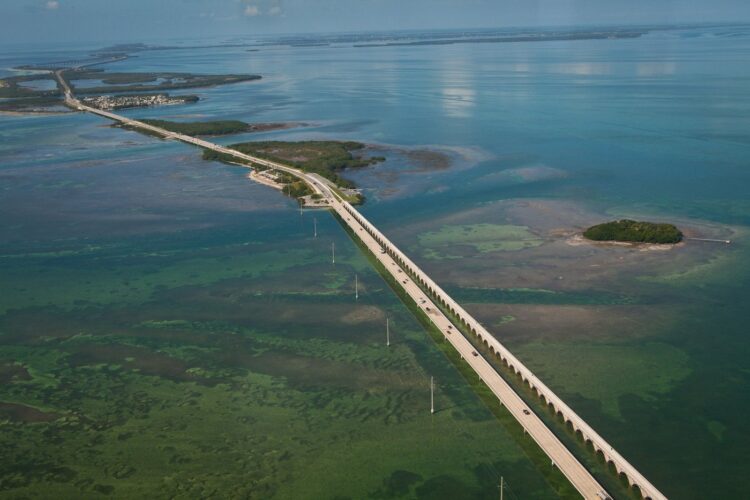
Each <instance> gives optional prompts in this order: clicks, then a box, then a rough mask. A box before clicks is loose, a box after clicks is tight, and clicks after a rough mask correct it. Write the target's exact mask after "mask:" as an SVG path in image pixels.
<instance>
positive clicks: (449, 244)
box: [418, 224, 544, 259]
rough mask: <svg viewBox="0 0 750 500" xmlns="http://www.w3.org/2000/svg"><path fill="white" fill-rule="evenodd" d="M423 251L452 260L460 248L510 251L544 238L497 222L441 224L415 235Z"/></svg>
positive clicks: (426, 253) (484, 251) (434, 257)
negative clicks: (437, 227)
mask: <svg viewBox="0 0 750 500" xmlns="http://www.w3.org/2000/svg"><path fill="white" fill-rule="evenodd" d="M418 240H419V245H420V246H421V247H422V249H423V253H424V255H425V256H426V257H427V258H430V259H454V258H460V257H462V256H463V255H462V254H461V252H460V249H461V247H464V248H465V247H469V248H470V249H472V250H473V251H475V252H478V253H489V252H513V251H517V250H523V249H525V248H533V247H537V246H539V245H541V244H542V243H543V242H544V240H542V238H540V237H539V236H537V235H535V234H534V233H532V232H531V231H530V230H529V228H528V227H526V226H513V225H501V224H463V225H445V226H443V227H442V228H440V229H439V230H437V231H431V232H428V233H423V234H420V235H419V236H418Z"/></svg>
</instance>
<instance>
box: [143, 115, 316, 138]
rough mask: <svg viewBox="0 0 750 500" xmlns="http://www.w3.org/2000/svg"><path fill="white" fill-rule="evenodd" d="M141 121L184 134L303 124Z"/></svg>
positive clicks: (229, 131)
mask: <svg viewBox="0 0 750 500" xmlns="http://www.w3.org/2000/svg"><path fill="white" fill-rule="evenodd" d="M141 121H142V122H143V123H147V124H149V125H153V126H154V127H159V128H163V129H165V130H169V131H170V132H176V133H178V134H185V135H193V136H196V135H205V136H217V135H231V134H240V133H246V132H268V131H271V130H282V129H288V128H293V127H296V126H304V124H301V123H246V122H243V121H240V120H214V121H206V122H173V121H167V120H152V119H143V120H141Z"/></svg>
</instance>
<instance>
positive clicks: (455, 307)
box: [340, 201, 666, 500]
mask: <svg viewBox="0 0 750 500" xmlns="http://www.w3.org/2000/svg"><path fill="white" fill-rule="evenodd" d="M340 203H341V205H342V206H343V207H344V210H346V212H347V213H348V214H350V215H351V216H352V217H354V218H355V219H356V220H357V222H359V223H360V224H361V225H362V226H363V227H364V228H365V229H366V230H367V232H368V233H369V234H370V236H372V237H373V238H374V239H375V240H376V241H377V242H378V243H379V244H380V245H382V246H383V248H384V249H385V250H386V251H387V252H388V253H389V254H390V255H391V256H392V257H393V258H394V259H396V260H397V261H398V262H399V263H400V264H401V265H402V266H404V267H405V268H406V269H407V270H408V271H409V272H410V273H411V274H412V275H413V276H414V277H416V278H417V279H418V280H419V282H420V284H421V285H422V286H423V287H424V288H426V289H427V290H428V292H429V293H430V295H432V296H433V297H434V298H436V299H438V300H439V301H440V303H441V304H442V305H443V307H445V308H447V309H448V310H449V311H450V312H451V313H452V314H453V315H455V316H456V317H457V318H458V319H459V320H461V322H462V323H463V324H464V325H465V326H466V327H467V328H468V329H469V330H470V331H471V332H472V333H473V334H474V335H476V336H477V337H478V339H479V340H480V341H481V342H483V343H484V344H485V345H486V346H487V347H488V348H489V349H490V351H491V352H492V353H493V355H496V356H498V357H499V358H500V359H501V361H503V362H504V363H505V364H506V365H507V366H508V367H509V368H510V369H511V370H513V371H514V373H516V374H518V375H520V376H521V378H522V380H523V381H524V382H525V383H526V384H528V386H529V387H530V388H531V389H532V390H534V391H535V392H536V393H537V395H538V396H539V397H540V398H542V399H543V400H544V401H545V403H546V404H548V405H552V407H553V409H554V410H555V412H556V413H558V414H560V415H561V416H562V417H563V419H564V420H565V421H566V423H567V422H569V423H570V424H571V425H572V426H573V429H574V431H576V432H580V433H581V435H582V437H583V440H584V442H588V443H591V445H592V446H593V448H594V450H595V451H596V452H600V453H602V455H603V456H604V459H605V461H606V462H608V463H609V462H611V463H612V464H613V465H614V466H615V469H616V470H617V473H618V474H623V475H625V477H626V478H627V480H628V483H629V484H630V486H632V487H634V488H638V490H640V492H641V495H642V496H643V497H644V498H646V499H651V500H666V496H665V495H663V494H662V493H661V492H660V491H659V490H658V489H657V488H656V487H655V486H654V485H653V484H651V483H650V482H649V481H648V480H647V479H646V478H645V477H644V476H643V475H642V474H641V473H640V472H638V470H636V469H635V467H633V466H632V465H631V464H630V463H629V462H628V461H627V460H625V458H624V457H622V455H620V454H619V453H618V452H617V451H616V450H615V449H614V447H613V446H611V445H610V444H609V443H608V442H607V441H606V440H605V439H604V438H602V437H601V436H600V435H599V434H598V433H597V432H596V431H594V429H592V428H591V426H589V425H588V424H587V423H586V422H585V421H584V420H583V419H582V418H581V417H580V416H579V415H578V414H577V413H575V412H574V411H573V410H572V409H571V408H570V407H569V406H568V405H567V404H565V402H564V401H563V400H562V399H561V398H560V397H558V396H557V395H556V394H555V393H554V392H553V391H552V390H551V389H550V388H549V387H547V386H546V385H545V384H544V383H543V382H542V381H541V380H539V378H538V377H537V376H536V375H534V373H533V372H532V371H531V370H530V369H529V368H527V367H526V366H525V365H524V364H523V363H522V362H521V361H520V360H519V359H518V358H516V357H515V356H514V355H513V354H512V353H511V352H510V351H509V350H508V349H507V348H506V347H505V346H504V345H502V343H500V341H498V340H497V339H496V338H495V337H494V336H493V335H492V334H490V332H489V331H487V329H485V328H484V326H482V325H481V324H480V323H479V322H478V321H477V320H476V319H474V318H473V317H472V316H471V315H470V314H469V313H468V312H467V311H466V310H465V309H464V308H463V307H462V306H461V305H460V304H458V302H456V301H455V300H453V298H452V297H451V296H450V295H449V294H448V293H447V292H445V291H444V290H443V289H442V288H441V287H440V286H439V285H438V284H437V283H435V282H434V281H433V280H432V279H431V278H430V277H429V276H428V275H427V274H426V273H425V272H424V271H422V270H421V269H420V268H419V266H417V265H416V264H415V263H414V262H413V261H412V260H411V259H410V258H409V257H407V256H406V255H405V254H404V253H403V252H402V251H401V250H399V249H398V247H396V245H394V244H393V243H391V241H390V240H389V239H388V238H386V237H385V235H383V233H381V232H380V230H378V228H376V227H375V226H374V225H373V224H372V223H371V222H370V221H369V220H367V218H365V217H364V216H363V215H362V214H361V213H360V212H359V211H357V210H356V209H355V208H354V207H353V206H351V205H350V204H349V203H347V202H346V201H341V202H340Z"/></svg>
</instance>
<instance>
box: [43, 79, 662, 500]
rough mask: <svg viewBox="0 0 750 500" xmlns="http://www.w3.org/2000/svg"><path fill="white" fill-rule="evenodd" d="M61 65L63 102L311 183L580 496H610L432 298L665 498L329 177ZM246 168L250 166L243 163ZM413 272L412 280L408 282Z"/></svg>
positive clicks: (656, 497)
mask: <svg viewBox="0 0 750 500" xmlns="http://www.w3.org/2000/svg"><path fill="white" fill-rule="evenodd" d="M63 72H64V71H62V70H61V71H56V72H55V76H56V78H57V80H58V82H59V83H60V85H61V87H62V88H63V91H64V95H65V102H66V104H67V105H68V106H69V107H71V108H73V109H77V110H79V111H85V112H89V113H93V114H95V115H98V116H102V117H104V118H107V119H110V120H114V121H116V122H119V123H123V124H125V125H128V126H129V127H132V128H136V129H142V130H147V131H150V132H153V133H156V134H158V135H161V136H163V137H165V138H167V139H173V140H178V141H182V142H185V143H188V144H192V145H195V146H199V147H202V148H206V149H211V150H213V151H217V152H219V153H224V154H227V155H231V156H232V157H234V158H237V159H238V160H242V161H244V162H248V163H250V164H259V165H263V166H265V167H268V168H272V169H275V170H279V171H283V172H287V173H289V174H291V175H293V176H295V177H297V178H299V179H302V180H304V181H305V182H306V183H307V184H309V185H310V187H311V188H312V189H313V190H314V191H315V192H316V193H317V194H320V195H321V196H322V197H323V199H324V200H325V201H327V204H328V206H329V207H330V208H331V209H332V210H334V211H335V212H336V213H337V214H338V215H339V217H340V218H341V220H342V221H344V223H345V224H347V226H348V227H349V228H350V229H351V230H352V232H353V233H354V234H355V235H356V236H357V237H358V238H359V239H360V240H361V241H362V242H363V243H364V244H365V246H366V247H367V248H368V250H369V251H370V252H371V253H372V254H373V255H374V256H375V257H376V258H377V259H378V260H379V261H380V263H381V264H383V266H384V267H385V269H386V270H387V271H388V272H389V273H390V274H391V276H393V277H394V278H395V280H396V282H397V283H399V284H400V286H401V287H402V288H403V289H404V291H405V292H406V294H407V295H408V296H409V297H410V298H411V299H412V300H413V301H414V303H415V304H417V306H418V307H419V308H420V309H421V310H422V311H423V312H424V313H425V314H426V315H427V317H428V318H429V319H430V321H431V322H432V323H433V324H434V325H435V326H436V327H437V328H438V329H439V330H440V332H441V333H442V335H443V336H444V337H445V339H446V340H448V342H450V344H451V345H452V346H453V347H454V348H455V349H456V351H457V352H458V353H459V354H460V355H461V357H462V358H463V359H464V360H465V361H466V362H467V363H468V364H469V366H471V368H472V369H473V370H474V371H475V372H476V373H477V375H478V376H479V377H480V378H481V380H482V381H483V382H484V383H485V384H487V386H488V387H489V388H490V390H491V391H492V392H493V394H495V396H496V397H497V398H498V400H499V402H500V403H501V404H502V405H504V406H505V407H506V409H507V410H508V411H509V412H510V413H511V414H512V415H513V417H514V418H515V419H516V420H517V421H518V422H519V424H520V425H521V426H522V427H523V429H524V430H525V431H526V433H527V434H528V435H529V436H530V437H531V438H532V439H533V440H534V441H535V442H536V443H537V444H538V445H539V447H540V448H541V449H542V450H543V451H544V452H545V453H546V454H547V456H548V457H549V458H550V460H551V461H552V463H553V464H554V465H555V466H556V467H557V468H558V469H559V470H560V471H561V472H562V474H563V475H565V477H566V478H567V479H568V480H569V481H570V483H571V484H572V485H573V486H574V487H575V489H576V490H577V491H578V492H579V493H580V494H581V496H582V497H583V498H585V499H587V500H589V499H590V500H596V499H599V500H602V499H606V498H610V495H609V494H608V493H607V492H606V491H605V489H604V488H603V487H602V486H601V485H600V484H599V483H598V481H596V479H595V478H594V477H593V476H592V475H591V473H590V472H589V471H588V470H587V469H586V468H585V467H584V466H583V464H581V462H580V461H579V460H578V459H576V458H575V457H574V456H573V454H572V453H571V452H570V451H569V450H568V449H567V448H566V447H565V445H564V444H563V443H562V442H561V441H560V440H559V439H558V438H557V437H556V436H555V435H554V433H553V432H552V431H551V430H550V429H549V428H548V427H547V426H546V425H545V424H544V422H543V421H542V420H541V419H540V418H539V417H538V416H537V415H536V414H535V413H534V411H533V410H532V409H531V408H529V407H528V405H527V404H526V403H525V402H524V401H523V399H522V398H521V397H520V396H519V395H518V394H517V393H516V392H515V390H513V388H512V387H511V386H510V385H508V383H507V382H505V380H504V379H503V378H502V377H501V376H500V375H499V374H498V372H497V371H496V370H495V369H494V368H493V366H492V365H491V364H490V363H489V362H488V361H487V360H486V359H485V358H484V357H483V356H482V355H481V354H480V353H478V352H477V351H476V350H475V348H474V346H473V345H472V343H471V342H470V341H469V339H467V338H466V337H465V336H464V335H463V334H462V333H461V331H459V328H458V324H454V323H453V322H452V321H451V319H449V318H448V317H447V316H446V315H445V314H444V313H443V312H442V311H441V309H440V308H439V307H438V306H437V305H436V302H435V301H437V302H439V303H440V305H441V306H443V307H444V308H446V309H447V310H450V311H451V312H452V314H453V315H455V316H457V317H458V318H460V320H461V321H462V322H463V326H466V327H467V328H468V329H469V330H470V331H472V333H474V334H475V335H477V336H478V337H479V339H480V340H483V341H484V342H485V344H487V345H488V347H490V348H491V352H493V353H495V354H496V355H497V356H498V357H500V358H501V359H502V360H504V361H505V362H506V363H508V364H509V366H512V369H513V370H514V371H515V372H517V373H519V374H520V375H521V376H522V378H523V380H524V381H525V382H526V383H527V384H529V385H530V386H531V387H532V388H534V390H536V391H537V393H538V394H540V395H541V396H543V397H544V399H545V401H546V402H547V403H548V404H552V405H553V406H554V408H555V410H556V411H558V412H560V413H561V414H562V415H563V417H564V418H565V420H566V421H570V422H571V423H572V424H573V427H574V429H576V430H578V431H580V432H581V433H582V435H583V436H584V439H586V440H587V441H591V442H592V444H593V446H594V448H595V449H596V450H598V451H601V452H602V454H603V455H604V457H605V459H606V460H607V461H611V462H612V463H614V465H615V467H616V469H617V471H618V472H621V473H623V474H625V475H626V477H627V478H628V481H629V482H630V484H632V485H637V486H638V488H639V489H640V491H641V494H642V495H643V497H644V498H650V499H652V500H666V496H664V495H663V494H662V493H661V492H659V490H657V489H656V488H655V487H654V486H653V485H652V484H651V483H650V482H648V481H647V480H646V479H645V478H644V477H643V476H642V475H641V474H640V473H639V472H638V471H637V470H636V469H635V467H633V466H632V465H631V464H630V463H628V462H627V461H626V460H625V459H624V458H623V457H622V456H621V455H620V454H619V453H617V452H616V451H615V450H614V448H613V447H612V446H611V445H609V443H607V442H606V441H605V440H604V439H603V438H602V437H601V436H599V435H598V434H597V433H596V432H595V431H594V430H593V429H591V427H590V426H588V424H586V422H584V421H583V419H582V418H581V417H579V416H578V415H577V414H576V413H575V412H573V410H572V409H570V408H569V407H568V406H567V405H566V404H565V403H564V402H563V401H562V400H561V399H560V398H559V397H558V396H557V395H556V394H554V393H553V392H552V391H551V390H550V389H549V388H548V387H547V386H546V385H544V384H543V383H542V382H541V381H540V380H539V379H538V378H537V377H536V376H535V375H534V374H533V373H532V372H531V371H530V370H529V369H528V368H526V367H525V366H524V365H523V364H522V363H521V362H520V361H519V360H518V359H517V358H515V356H513V355H512V354H511V353H510V351H508V350H507V349H506V348H505V347H504V346H503V345H502V344H501V343H500V342H499V341H498V340H497V339H495V338H494V336H492V335H491V334H490V333H489V332H487V331H486V330H485V329H484V327H483V326H482V325H481V324H479V322H478V321H476V319H474V318H473V317H471V316H470V315H469V314H468V313H467V312H466V311H465V310H464V309H463V308H462V307H461V306H460V305H459V304H457V303H456V302H455V301H454V300H453V299H452V298H451V297H450V296H449V295H448V294H447V293H446V292H445V291H444V290H442V288H440V287H439V286H438V285H437V284H436V283H435V282H434V281H432V279H430V278H429V276H427V275H426V273H424V272H423V271H422V270H421V269H419V267H417V266H416V264H414V263H413V262H412V261H411V260H410V259H409V258H408V257H406V255H404V254H403V252H401V250H399V249H398V248H397V247H396V246H395V245H394V244H393V243H392V242H391V241H390V240H388V239H387V238H386V237H385V236H384V235H383V234H382V233H381V232H380V231H379V230H378V229H377V228H376V227H375V226H374V225H373V224H372V223H370V222H369V221H368V220H367V219H365V218H364V216H362V214H361V213H359V212H358V211H357V210H356V209H355V208H354V207H353V206H351V205H350V204H349V203H347V202H346V201H345V200H343V199H342V198H341V196H339V195H338V194H337V193H336V192H335V191H334V190H333V189H332V188H331V186H330V185H329V183H328V181H326V180H325V179H323V178H321V177H319V176H317V175H315V174H309V173H306V172H303V171H301V170H298V169H296V168H293V167H289V166H287V165H283V164H280V163H277V162H273V161H269V160H265V159H262V158H256V157H253V156H251V155H247V154H244V153H240V152H238V151H235V150H232V149H229V148H226V147H224V146H220V145H218V144H214V143H211V142H208V141H204V140H202V139H197V138H195V137H190V136H187V135H183V134H177V133H174V132H170V131H168V130H165V129H161V128H159V127H154V126H152V125H148V124H146V123H143V122H140V121H138V120H133V119H130V118H126V117H124V116H121V115H118V114H115V113H111V112H108V111H104V110H100V109H97V108H93V107H90V106H86V105H84V104H83V103H81V102H80V101H79V100H78V99H76V98H75V96H74V95H73V92H72V90H71V89H70V87H69V85H68V83H67V81H66V80H65V78H64V76H63ZM245 166H247V167H249V168H250V167H251V165H245ZM414 278H416V279H417V280H418V282H415V281H414Z"/></svg>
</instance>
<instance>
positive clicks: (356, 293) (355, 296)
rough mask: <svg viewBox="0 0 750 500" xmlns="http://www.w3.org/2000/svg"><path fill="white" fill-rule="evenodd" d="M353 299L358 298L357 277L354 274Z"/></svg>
mask: <svg viewBox="0 0 750 500" xmlns="http://www.w3.org/2000/svg"><path fill="white" fill-rule="evenodd" d="M354 300H359V279H357V275H356V274H355V275H354Z"/></svg>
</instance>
